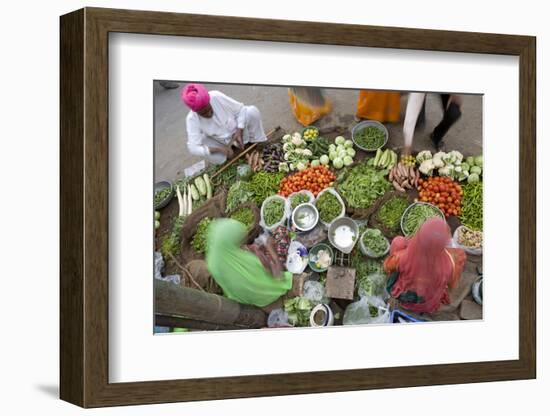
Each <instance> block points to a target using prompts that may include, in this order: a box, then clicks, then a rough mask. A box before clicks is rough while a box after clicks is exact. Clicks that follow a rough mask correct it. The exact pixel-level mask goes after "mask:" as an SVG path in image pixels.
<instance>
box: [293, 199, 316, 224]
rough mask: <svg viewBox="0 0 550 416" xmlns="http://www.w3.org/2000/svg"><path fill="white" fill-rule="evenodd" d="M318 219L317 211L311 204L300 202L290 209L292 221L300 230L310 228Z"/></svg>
mask: <svg viewBox="0 0 550 416" xmlns="http://www.w3.org/2000/svg"><path fill="white" fill-rule="evenodd" d="M318 221H319V211H317V208H316V207H315V205H313V204H310V203H305V204H300V205H298V206H297V207H296V208H294V211H292V223H293V224H294V226H295V227H296V228H297V229H298V230H300V231H309V230H312V229H313V228H314V227H315V226H316V225H317V222H318Z"/></svg>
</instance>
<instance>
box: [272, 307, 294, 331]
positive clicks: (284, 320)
mask: <svg viewBox="0 0 550 416" xmlns="http://www.w3.org/2000/svg"><path fill="white" fill-rule="evenodd" d="M267 326H268V327H269V328H284V327H289V326H292V325H290V324H289V323H288V313H286V312H285V311H284V310H283V309H273V310H272V311H271V312H270V313H269V316H268V317H267Z"/></svg>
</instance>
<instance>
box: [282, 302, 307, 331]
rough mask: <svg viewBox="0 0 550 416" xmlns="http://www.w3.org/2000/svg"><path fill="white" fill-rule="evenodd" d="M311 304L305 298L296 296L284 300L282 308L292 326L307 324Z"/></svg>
mask: <svg viewBox="0 0 550 416" xmlns="http://www.w3.org/2000/svg"><path fill="white" fill-rule="evenodd" d="M313 306H314V305H313V303H312V302H311V301H310V300H309V299H307V298H302V297H296V298H292V299H287V300H285V303H284V309H285V312H286V313H287V314H288V322H289V323H290V324H291V325H293V326H309V315H310V314H311V310H312V309H313Z"/></svg>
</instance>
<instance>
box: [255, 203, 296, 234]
mask: <svg viewBox="0 0 550 416" xmlns="http://www.w3.org/2000/svg"><path fill="white" fill-rule="evenodd" d="M275 199H280V200H282V201H283V203H284V205H283V216H282V217H281V219H280V220H279V221H277V222H276V223H275V224H272V225H267V224H266V223H265V219H264V209H265V207H266V205H267V204H268V203H269V202H270V201H273V200H275ZM289 215H290V204H289V203H288V201H287V199H286V198H285V197H283V196H281V195H272V196H268V197H267V198H266V199H265V200H264V202H263V203H262V208H261V210H260V225H261V226H262V227H263V228H265V229H266V230H268V231H272V230H274V229H275V228H277V227H278V226H280V225H285V224H286V221H287V218H288V217H289Z"/></svg>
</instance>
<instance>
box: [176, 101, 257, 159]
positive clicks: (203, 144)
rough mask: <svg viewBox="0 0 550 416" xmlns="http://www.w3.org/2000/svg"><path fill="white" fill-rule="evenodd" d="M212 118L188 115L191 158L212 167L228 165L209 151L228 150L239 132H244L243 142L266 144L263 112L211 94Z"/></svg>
mask: <svg viewBox="0 0 550 416" xmlns="http://www.w3.org/2000/svg"><path fill="white" fill-rule="evenodd" d="M209 95H210V105H211V106H212V109H213V111H214V114H213V116H212V117H211V118H205V117H201V116H199V115H198V114H197V113H196V112H194V111H190V112H189V113H188V114H187V120H186V126H187V147H188V149H189V151H190V152H191V154H193V155H196V156H202V157H204V158H205V159H208V160H209V161H211V162H213V163H223V162H225V159H226V158H225V156H224V155H223V154H220V153H215V154H210V151H209V147H220V146H227V145H229V143H230V142H231V140H232V138H233V134H235V132H236V131H237V129H243V142H244V143H249V142H252V143H255V142H263V141H265V140H267V138H266V136H265V132H264V129H263V126H262V119H261V116H260V112H259V111H258V109H257V108H256V107H254V106H245V105H244V104H242V103H240V102H238V101H235V100H234V99H232V98H230V97H228V96H227V95H225V94H223V93H221V92H220V91H209Z"/></svg>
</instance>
